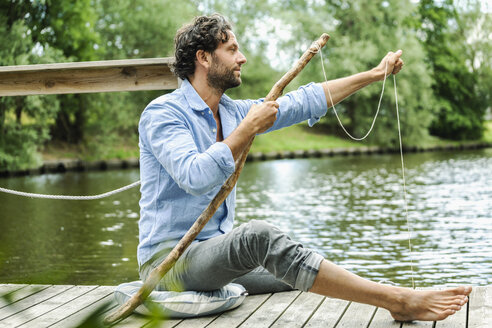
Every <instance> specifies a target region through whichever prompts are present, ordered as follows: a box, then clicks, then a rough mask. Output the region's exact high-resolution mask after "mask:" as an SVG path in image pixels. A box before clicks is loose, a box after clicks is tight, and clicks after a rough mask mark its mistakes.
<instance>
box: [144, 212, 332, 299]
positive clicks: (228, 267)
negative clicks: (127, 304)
mask: <svg viewBox="0 0 492 328" xmlns="http://www.w3.org/2000/svg"><path fill="white" fill-rule="evenodd" d="M168 253H169V250H165V251H161V252H159V253H157V254H156V256H154V257H153V258H152V259H151V260H150V261H148V262H146V263H145V264H144V265H142V266H141V267H140V279H142V280H145V279H146V278H147V276H148V275H149V274H150V272H151V271H152V270H153V269H154V268H155V267H157V266H158V265H159V264H160V263H161V262H162V261H163V260H164V258H166V256H167V254H168ZM322 260H323V257H322V256H321V255H319V254H317V253H316V252H314V251H313V250H311V249H309V248H305V247H303V246H302V244H300V243H298V242H295V241H293V240H291V239H290V238H289V236H288V235H287V234H285V233H283V232H282V231H280V230H279V229H278V228H276V227H275V226H273V225H271V224H269V223H266V222H264V221H257V220H252V221H250V222H248V223H245V224H243V225H241V226H239V227H237V228H235V229H233V230H232V231H231V232H229V233H227V234H224V235H221V236H218V237H214V238H211V239H208V240H205V241H200V242H195V243H193V244H191V245H190V246H189V247H188V249H187V250H186V251H185V252H184V254H183V255H182V256H181V257H180V258H179V260H178V261H177V262H176V264H175V265H174V267H173V268H172V269H171V270H170V271H169V272H168V273H167V274H166V275H165V276H164V278H162V280H161V282H160V284H159V286H157V289H158V290H176V291H180V290H195V291H210V290H215V289H219V288H221V287H223V286H225V285H227V284H228V283H230V282H235V283H238V284H241V285H243V286H244V287H245V288H246V290H247V291H248V292H249V293H250V294H258V293H270V292H279V291H286V290H292V289H299V290H302V291H308V290H309V289H310V288H311V286H312V285H313V283H314V279H315V278H316V275H317V274H318V270H319V266H320V264H321V261H322Z"/></svg>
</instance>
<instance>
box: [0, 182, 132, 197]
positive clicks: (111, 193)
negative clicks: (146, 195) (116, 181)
mask: <svg viewBox="0 0 492 328" xmlns="http://www.w3.org/2000/svg"><path fill="white" fill-rule="evenodd" d="M139 184H140V180H139V181H136V182H134V183H131V184H129V185H127V186H124V187H121V188H118V189H116V190H113V191H109V192H105V193H104V194H99V195H93V196H70V195H44V194H33V193H29V192H22V191H16V190H11V189H6V188H1V187H0V191H1V192H4V193H7V194H12V195H17V196H23V197H31V198H43V199H64V200H94V199H101V198H105V197H109V196H112V195H114V194H117V193H120V192H122V191H125V190H128V189H131V188H133V187H136V186H138V185H139Z"/></svg>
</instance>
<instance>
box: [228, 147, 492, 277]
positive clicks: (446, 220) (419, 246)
mask: <svg viewBox="0 0 492 328" xmlns="http://www.w3.org/2000/svg"><path fill="white" fill-rule="evenodd" d="M405 162H406V176H407V192H408V194H407V197H408V211H409V220H410V230H411V231H410V234H411V235H412V248H413V252H412V253H410V252H409V245H408V237H409V232H408V226H407V221H406V217H405V211H404V203H403V188H402V181H401V169H400V166H399V165H400V162H399V158H398V156H372V157H349V158H344V157H340V158H323V159H311V160H305V161H300V160H284V161H272V162H266V163H254V164H250V165H249V166H248V170H247V171H246V172H244V173H243V175H242V176H241V181H240V185H239V188H238V201H239V202H238V203H239V206H238V207H239V208H238V211H237V212H238V220H239V221H240V222H245V221H247V220H250V219H252V218H260V219H264V220H268V221H270V222H272V223H274V224H276V225H278V226H280V227H281V228H282V229H284V230H285V231H288V232H289V234H291V236H292V237H293V238H295V239H298V240H301V241H302V242H303V243H304V244H305V245H307V246H309V247H311V248H314V249H317V250H318V251H320V252H321V253H322V254H323V255H324V256H325V257H327V258H328V259H331V260H332V261H334V262H336V263H339V264H341V265H342V266H344V267H345V268H347V269H349V270H351V271H354V272H356V273H358V274H360V275H363V276H365V277H368V278H371V279H376V280H379V279H389V280H391V281H393V282H395V283H399V284H402V285H407V286H409V285H410V284H411V282H410V281H411V280H410V279H411V274H412V273H411V264H412V262H413V267H414V272H415V281H416V284H417V286H429V285H443V284H446V285H452V284H463V283H475V284H487V283H490V282H491V281H492V261H491V259H492V258H491V255H490V254H492V253H491V251H492V226H491V222H492V216H491V213H492V203H491V202H490V200H491V199H492V184H491V182H492V173H491V172H492V171H491V170H490V168H492V153H491V151H490V150H488V151H478V152H462V153H459V154H453V153H426V154H409V155H407V156H406V161H405Z"/></svg>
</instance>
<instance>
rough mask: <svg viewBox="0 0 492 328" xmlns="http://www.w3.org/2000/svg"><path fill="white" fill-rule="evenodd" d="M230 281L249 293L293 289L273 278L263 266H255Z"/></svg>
mask: <svg viewBox="0 0 492 328" xmlns="http://www.w3.org/2000/svg"><path fill="white" fill-rule="evenodd" d="M232 282H234V283H236V284H240V285H242V286H244V288H246V290H247V291H248V293H249V294H250V295H255V294H265V293H278V292H286V291H291V290H294V288H292V286H290V285H287V284H286V283H285V282H283V281H282V280H279V279H277V278H275V276H274V275H273V274H271V273H270V272H268V271H267V270H266V269H265V268H264V267H257V268H256V269H254V270H252V271H250V272H248V273H246V274H245V275H242V276H240V277H239V278H236V279H234V280H233V281H232Z"/></svg>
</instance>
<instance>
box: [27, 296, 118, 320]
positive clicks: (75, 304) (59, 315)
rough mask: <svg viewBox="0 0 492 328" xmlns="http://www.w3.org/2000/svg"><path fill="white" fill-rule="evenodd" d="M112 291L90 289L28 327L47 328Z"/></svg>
mask: <svg viewBox="0 0 492 328" xmlns="http://www.w3.org/2000/svg"><path fill="white" fill-rule="evenodd" d="M112 291H113V290H112V289H111V290H109V289H108V288H107V287H97V288H94V289H91V290H90V291H89V292H87V293H85V294H83V295H81V296H79V297H77V298H74V299H72V300H70V301H67V302H65V303H64V304H63V305H61V306H59V307H57V308H56V309H54V310H52V311H50V312H47V313H45V314H44V315H42V316H40V317H38V318H36V319H34V320H33V321H30V322H29V323H28V326H30V327H48V326H50V325H52V324H55V323H56V322H58V321H61V320H63V319H65V318H67V317H69V316H71V315H72V314H74V313H77V312H78V311H80V310H82V309H84V308H85V307H87V306H89V305H90V304H92V303H94V302H95V301H96V300H99V299H101V298H103V297H106V296H108V295H110V294H112Z"/></svg>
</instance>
